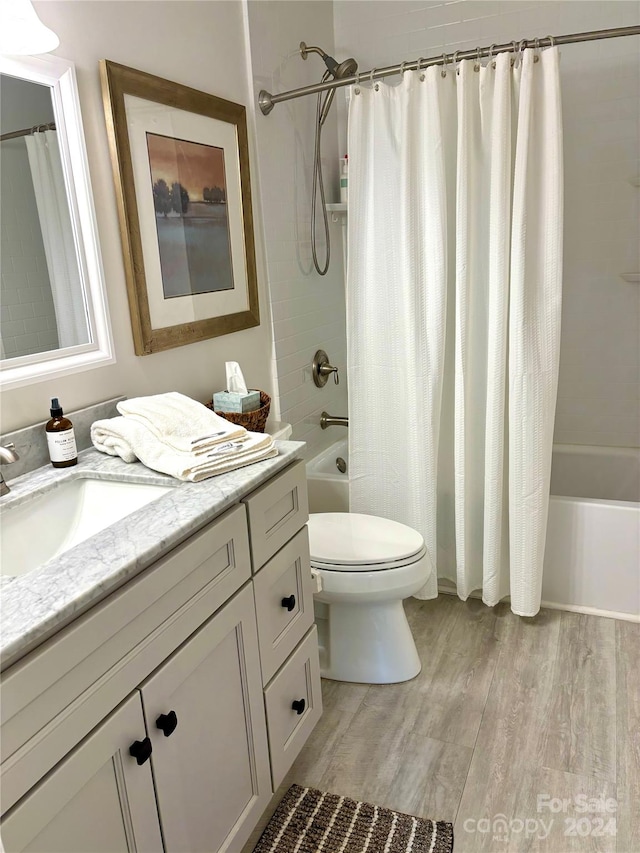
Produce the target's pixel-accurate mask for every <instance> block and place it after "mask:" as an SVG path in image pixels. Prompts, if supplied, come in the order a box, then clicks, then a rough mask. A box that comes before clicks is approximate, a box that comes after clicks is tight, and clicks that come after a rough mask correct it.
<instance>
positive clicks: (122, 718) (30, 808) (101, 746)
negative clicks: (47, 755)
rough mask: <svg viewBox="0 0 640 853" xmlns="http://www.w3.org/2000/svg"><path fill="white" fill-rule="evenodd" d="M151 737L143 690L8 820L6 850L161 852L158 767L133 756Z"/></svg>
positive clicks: (4, 829) (5, 822) (4, 834)
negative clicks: (136, 744)
mask: <svg viewBox="0 0 640 853" xmlns="http://www.w3.org/2000/svg"><path fill="white" fill-rule="evenodd" d="M144 737H145V726H144V719H143V716H142V706H141V703H140V695H139V694H138V693H135V694H134V695H133V696H132V697H131V698H129V699H127V700H126V701H125V702H124V703H123V704H122V705H121V706H120V707H119V708H117V709H116V710H115V711H114V712H113V713H112V714H111V715H110V716H109V717H108V718H107V719H106V721H105V722H104V723H102V724H101V725H100V726H99V727H98V728H97V729H96V730H95V731H94V732H93V733H92V734H90V735H89V736H88V737H87V738H86V739H85V740H84V741H82V743H80V745H79V746H78V747H76V749H74V750H73V752H72V753H70V755H69V756H68V757H67V758H65V759H64V760H63V761H61V762H60V764H58V765H57V766H56V767H55V768H54V769H53V770H52V771H51V773H50V774H49V775H48V776H47V777H45V779H44V780H43V781H42V782H41V783H40V784H38V785H37V786H36V787H35V788H34V789H33V790H32V791H31V792H30V793H29V794H27V795H26V796H25V797H23V799H22V800H20V802H18V803H17V804H16V805H15V806H14V808H13V809H12V810H11V811H10V812H9V813H8V814H7V815H6V816H5V817H4V819H3V821H2V827H1V831H2V841H3V844H4V848H5V850H6V853H18V851H33V853H36V851H37V853H133V851H136V853H143V851H144V853H159V851H161V850H162V839H161V836H160V825H159V822H158V813H157V809H156V800H155V795H154V790H153V780H152V777H151V767H150V762H149V761H146V762H145V763H144V764H141V765H138V764H137V762H136V760H135V759H134V758H132V757H131V756H130V755H129V746H130V745H131V744H132V743H133V742H134V741H136V740H140V741H141V740H143V739H144Z"/></svg>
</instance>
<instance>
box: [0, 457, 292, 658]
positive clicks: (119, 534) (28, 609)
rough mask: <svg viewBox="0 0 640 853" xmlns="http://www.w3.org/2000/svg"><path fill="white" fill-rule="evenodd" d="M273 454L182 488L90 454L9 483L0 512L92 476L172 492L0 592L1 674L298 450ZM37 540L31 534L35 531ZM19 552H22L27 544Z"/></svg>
mask: <svg viewBox="0 0 640 853" xmlns="http://www.w3.org/2000/svg"><path fill="white" fill-rule="evenodd" d="M277 447H278V451H279V455H278V456H276V457H274V458H272V459H266V460H264V461H263V462H256V463H255V464H253V465H248V466H247V467H246V468H239V469H238V470H237V471H231V472H229V473H227V474H221V475H219V476H218V477H212V478H210V479H208V480H203V481H202V482H200V483H183V482H180V481H178V480H175V479H173V478H172V477H168V476H166V475H165V474H159V473H158V472H156V471H152V470H150V469H149V468H146V467H145V466H144V465H142V464H141V463H140V462H136V463H133V464H127V463H125V462H123V461H122V460H121V459H118V458H114V457H112V456H106V455H104V454H102V453H98V451H96V450H93V449H89V450H84V451H82V452H81V453H80V454H79V456H78V464H77V465H76V466H74V467H72V468H62V469H60V468H53V467H52V466H51V465H47V466H45V467H42V468H39V469H37V470H36V471H32V472H31V473H29V474H24V475H22V476H21V477H17V478H16V479H15V480H11V481H10V482H9V485H10V486H11V492H10V494H8V495H6V496H5V497H3V498H2V499H1V500H0V510H5V509H9V510H10V508H11V507H12V506H18V505H21V504H23V503H25V502H26V501H28V500H29V499H30V498H33V497H35V496H36V494H38V493H41V492H42V491H45V490H46V491H49V490H51V489H55V488H57V487H59V486H60V485H61V484H63V483H65V482H68V481H69V480H72V479H78V478H81V477H92V478H95V479H103V480H120V481H128V482H135V483H148V484H154V485H161V486H170V487H172V488H171V491H170V492H167V493H166V494H164V495H162V496H161V497H159V498H157V499H156V500H154V501H153V502H152V503H149V504H147V505H146V506H144V507H142V508H141V509H138V510H136V511H135V512H133V513H131V514H130V515H128V516H126V517H125V518H123V519H122V520H120V521H118V522H116V523H115V524H112V525H111V526H110V527H107V528H105V529H104V530H102V531H100V532H99V533H97V534H96V535H95V536H92V537H91V538H90V539H87V540H85V541H84V542H81V543H80V544H78V545H76V546H75V547H74V548H71V549H70V550H69V551H66V552H64V553H63V554H60V555H59V556H57V557H55V558H54V559H52V560H50V561H49V562H47V563H45V564H44V565H42V566H40V567H38V568H37V569H34V570H33V571H31V572H28V573H27V574H24V575H21V576H17V577H4V578H3V579H2V584H1V585H0V596H1V601H0V615H1V625H0V658H1V660H2V668H3V669H4V668H6V667H7V666H9V665H11V664H12V663H15V662H16V661H17V660H18V659H19V658H20V657H22V656H23V655H24V654H26V653H27V652H28V651H30V650H31V649H33V648H35V647H36V646H37V645H39V644H40V643H41V642H43V640H45V639H47V638H48V637H50V636H51V635H52V634H54V633H55V632H56V631H58V630H60V628H62V627H63V626H64V625H66V624H68V623H69V622H71V621H72V620H73V619H74V618H76V617H77V616H78V615H80V613H82V612H84V611H85V610H87V609H88V608H89V607H91V606H93V605H94V604H96V603H97V602H98V601H100V600H101V599H102V598H104V597H105V596H106V595H108V594H109V593H111V592H112V591H113V590H115V589H116V588H117V587H119V586H121V585H122V584H123V583H125V582H126V581H127V580H129V579H130V578H132V577H133V576H134V575H136V574H137V573H138V572H140V571H142V570H143V569H145V568H147V567H148V566H150V565H152V563H155V562H156V560H158V559H159V558H160V557H161V556H162V555H163V554H166V553H167V552H168V551H170V550H171V549H172V548H175V546H176V545H178V544H179V543H180V542H182V541H183V540H185V539H187V538H188V537H189V536H190V535H191V534H193V533H194V532H195V531H197V530H199V529H200V528H201V527H203V526H204V525H205V524H207V523H208V522H209V521H211V520H212V519H214V518H215V517H216V516H218V515H220V514H221V513H222V512H224V511H225V510H226V509H228V508H229V507H231V506H233V504H235V503H237V501H238V500H239V499H240V498H242V497H244V496H245V495H247V494H249V492H252V491H253V490H254V489H256V488H257V487H258V486H260V485H261V484H262V483H264V482H265V481H266V480H268V479H269V478H270V477H272V476H273V475H274V474H276V473H277V472H278V471H280V470H282V469H283V468H285V467H286V466H287V465H289V464H290V463H291V462H293V460H294V459H296V458H299V457H300V456H301V453H302V449H303V448H304V443H303V442H299V441H278V442H277ZM34 535H37V531H34ZM25 547H28V545H27V543H25Z"/></svg>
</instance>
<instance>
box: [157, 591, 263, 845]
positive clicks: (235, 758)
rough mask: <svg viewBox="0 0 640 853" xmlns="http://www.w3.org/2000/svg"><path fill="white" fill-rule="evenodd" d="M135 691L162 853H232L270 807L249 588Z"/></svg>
mask: <svg viewBox="0 0 640 853" xmlns="http://www.w3.org/2000/svg"><path fill="white" fill-rule="evenodd" d="M140 689H141V691H142V702H143V705H144V713H145V719H146V722H147V731H148V733H149V736H150V738H151V741H152V743H153V755H152V758H151V763H152V767H153V774H154V779H155V783H156V795H157V798H158V809H159V812H160V822H161V824H162V832H163V836H164V841H165V849H166V851H167V853H184V851H187V850H188V851H191V853H217V851H220V850H230V851H238V850H240V849H241V848H242V845H243V844H244V842H245V840H246V838H247V837H248V836H249V834H250V832H251V830H252V829H253V826H254V825H255V823H256V822H257V821H258V818H259V817H260V815H261V813H262V811H263V810H264V808H265V807H266V805H267V803H268V802H269V799H270V797H271V783H270V774H269V758H268V746H267V733H266V725H265V716H264V708H263V702H262V683H261V677H260V661H259V656H258V638H257V632H256V623H255V610H254V601H253V590H252V588H251V586H247V587H245V588H244V589H243V590H242V591H241V592H239V593H238V594H237V595H236V596H235V598H233V599H232V600H231V601H230V602H229V603H228V604H227V605H225V607H223V608H222V610H220V611H219V612H218V613H217V614H216V615H215V616H214V617H213V618H212V619H210V621H209V622H208V623H206V624H205V625H204V626H203V627H202V628H201V629H200V630H199V631H197V633H195V634H194V635H193V636H192V637H191V638H190V639H189V640H188V641H187V642H186V643H185V644H184V645H183V646H182V647H181V648H180V649H178V651H176V652H175V653H174V654H173V655H172V656H171V657H170V658H169V659H168V660H167V662H166V663H164V664H163V665H162V666H161V667H160V668H159V669H158V670H157V671H156V672H155V673H154V674H153V675H152V676H150V678H149V679H147V681H146V682H145V683H144V684H143V685H142V687H141V688H140ZM159 725H161V726H162V728H159V727H158V726H159Z"/></svg>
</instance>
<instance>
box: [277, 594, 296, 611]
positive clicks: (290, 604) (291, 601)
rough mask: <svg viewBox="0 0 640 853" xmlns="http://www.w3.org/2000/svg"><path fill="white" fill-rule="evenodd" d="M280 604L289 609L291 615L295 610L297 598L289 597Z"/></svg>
mask: <svg viewBox="0 0 640 853" xmlns="http://www.w3.org/2000/svg"><path fill="white" fill-rule="evenodd" d="M280 603H281V604H282V606H283V607H286V608H287V610H288V611H289V613H291V611H292V610H293V608H294V607H295V606H296V597H295V595H288V596H287V597H286V598H283V599H282V601H281V602H280Z"/></svg>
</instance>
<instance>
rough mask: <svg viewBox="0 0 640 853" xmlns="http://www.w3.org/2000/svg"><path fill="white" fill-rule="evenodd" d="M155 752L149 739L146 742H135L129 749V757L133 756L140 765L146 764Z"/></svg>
mask: <svg viewBox="0 0 640 853" xmlns="http://www.w3.org/2000/svg"><path fill="white" fill-rule="evenodd" d="M152 751H153V747H152V746H151V741H150V740H149V738H148V737H146V738H145V739H144V740H134V742H133V743H132V744H131V746H130V747H129V755H132V756H133V757H134V758H135V760H136V761H137V762H138V764H144V763H145V761H146V760H147V759H148V758H149V756H150V755H151V753H152Z"/></svg>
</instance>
